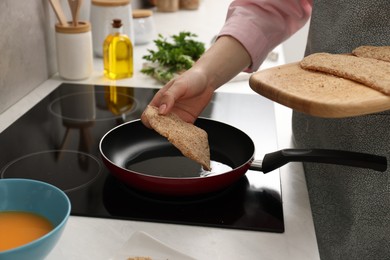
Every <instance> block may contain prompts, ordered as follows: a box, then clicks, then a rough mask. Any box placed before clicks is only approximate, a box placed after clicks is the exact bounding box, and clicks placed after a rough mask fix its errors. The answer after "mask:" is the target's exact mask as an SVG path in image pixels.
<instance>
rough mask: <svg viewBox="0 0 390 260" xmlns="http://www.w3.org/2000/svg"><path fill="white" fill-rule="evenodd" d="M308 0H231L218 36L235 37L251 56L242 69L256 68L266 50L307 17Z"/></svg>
mask: <svg viewBox="0 0 390 260" xmlns="http://www.w3.org/2000/svg"><path fill="white" fill-rule="evenodd" d="M311 8H312V0H235V1H233V2H232V3H231V4H230V7H229V10H228V14H227V18H226V22H225V25H224V26H223V28H222V30H221V32H220V33H219V36H224V35H229V36H231V37H234V38H235V39H237V40H238V41H239V42H240V43H241V44H242V45H243V46H244V47H245V48H246V50H247V51H248V53H249V54H250V56H251V59H252V64H251V66H250V67H249V68H248V69H247V70H246V71H256V70H257V69H258V68H259V67H260V65H261V63H262V62H263V61H264V59H265V58H266V56H267V54H268V53H269V52H270V51H271V50H272V49H273V48H275V47H276V46H277V45H278V44H280V43H281V42H283V41H284V40H286V39H287V38H288V37H290V36H291V35H292V34H294V33H295V32H296V31H298V30H299V29H300V28H301V27H302V26H303V25H304V24H305V23H306V22H307V20H308V19H309V17H310V14H311Z"/></svg>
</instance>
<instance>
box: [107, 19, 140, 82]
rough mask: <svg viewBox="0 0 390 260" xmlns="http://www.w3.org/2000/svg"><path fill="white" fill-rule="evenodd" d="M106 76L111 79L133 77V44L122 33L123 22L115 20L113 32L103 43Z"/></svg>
mask: <svg viewBox="0 0 390 260" xmlns="http://www.w3.org/2000/svg"><path fill="white" fill-rule="evenodd" d="M103 62H104V76H106V77H107V78H109V79H121V78H130V77H132V76H133V44H132V42H131V40H130V39H129V37H128V36H127V35H125V34H123V33H122V21H121V20H120V19H114V20H113V22H112V32H111V33H110V34H109V35H108V36H107V37H106V39H105V41H104V43H103Z"/></svg>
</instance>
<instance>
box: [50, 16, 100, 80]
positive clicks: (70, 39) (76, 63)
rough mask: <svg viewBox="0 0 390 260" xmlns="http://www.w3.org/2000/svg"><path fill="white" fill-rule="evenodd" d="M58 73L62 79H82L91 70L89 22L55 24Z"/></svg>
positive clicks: (91, 54) (91, 56)
mask: <svg viewBox="0 0 390 260" xmlns="http://www.w3.org/2000/svg"><path fill="white" fill-rule="evenodd" d="M55 31H56V37H55V39H56V52H57V67H58V73H59V75H60V76H61V77H62V78H63V79H67V80H82V79H86V78H88V77H89V76H90V75H91V74H92V71H93V53H92V36H91V24H90V23H89V22H86V21H80V22H79V23H78V25H77V26H67V27H64V26H62V25H60V24H56V25H55Z"/></svg>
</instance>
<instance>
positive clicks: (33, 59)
mask: <svg viewBox="0 0 390 260" xmlns="http://www.w3.org/2000/svg"><path fill="white" fill-rule="evenodd" d="M50 20H51V18H50V14H49V2H48V0H29V1H25V0H1V1H0V25H1V30H0V33H1V37H0V52H1V58H0V113H2V112H3V111H4V110H5V109H6V108H8V107H9V106H11V105H12V104H14V103H15V102H16V101H18V100H19V99H20V98H22V97H23V96H25V95H26V94H27V93H29V92H30V91H31V90H33V89H34V88H36V87H37V86H38V85H39V84H41V83H42V82H44V81H45V80H47V79H48V77H49V76H50V75H51V74H53V73H54V72H55V70H56V68H55V66H54V63H55V61H54V57H53V56H54V55H52V54H53V52H54V51H53V50H52V47H51V46H53V44H50V41H51V40H54V36H51V35H50V33H49V30H50V27H51V26H50Z"/></svg>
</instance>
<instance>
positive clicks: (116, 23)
mask: <svg viewBox="0 0 390 260" xmlns="http://www.w3.org/2000/svg"><path fill="white" fill-rule="evenodd" d="M112 27H113V28H121V27H122V20H121V19H113V20H112Z"/></svg>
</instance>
